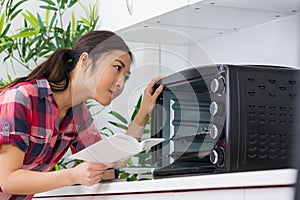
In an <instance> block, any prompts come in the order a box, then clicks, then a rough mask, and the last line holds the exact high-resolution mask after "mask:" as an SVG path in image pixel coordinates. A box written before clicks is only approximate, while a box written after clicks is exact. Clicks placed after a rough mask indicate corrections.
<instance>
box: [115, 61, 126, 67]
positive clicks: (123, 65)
mask: <svg viewBox="0 0 300 200" xmlns="http://www.w3.org/2000/svg"><path fill="white" fill-rule="evenodd" d="M116 61H118V62H119V63H121V65H122V67H123V68H124V67H125V64H124V63H123V61H122V60H118V59H116Z"/></svg>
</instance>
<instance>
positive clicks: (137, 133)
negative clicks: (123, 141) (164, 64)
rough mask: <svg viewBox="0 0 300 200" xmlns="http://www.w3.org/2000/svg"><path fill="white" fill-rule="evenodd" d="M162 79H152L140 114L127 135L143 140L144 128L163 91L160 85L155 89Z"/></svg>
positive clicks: (144, 96)
mask: <svg viewBox="0 0 300 200" xmlns="http://www.w3.org/2000/svg"><path fill="white" fill-rule="evenodd" d="M160 79H161V77H157V78H154V79H152V81H151V82H150V83H149V84H148V86H147V87H146V89H145V90H144V95H143V100H142V103H141V107H140V109H139V112H138V113H137V115H136V116H135V118H134V120H133V121H132V123H131V124H130V126H129V128H128V130H127V134H128V135H131V136H133V137H135V138H136V139H137V140H141V137H142V134H143V130H144V127H145V126H146V124H147V121H148V119H149V117H150V114H151V112H152V110H153V108H154V106H155V102H156V99H157V97H158V96H159V94H160V93H161V92H162V90H163V86H162V85H160V86H159V87H158V88H157V89H156V90H155V91H154V89H153V87H154V84H155V82H157V81H158V80H160Z"/></svg>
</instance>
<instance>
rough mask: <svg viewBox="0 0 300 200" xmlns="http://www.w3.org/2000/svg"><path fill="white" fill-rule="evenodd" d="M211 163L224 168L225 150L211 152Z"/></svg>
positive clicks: (219, 149)
mask: <svg viewBox="0 0 300 200" xmlns="http://www.w3.org/2000/svg"><path fill="white" fill-rule="evenodd" d="M209 159H210V162H211V163H212V164H214V165H217V166H219V167H220V166H222V165H223V164H224V161H225V152H224V149H223V148H222V149H221V148H218V149H213V150H211V152H210V154H209Z"/></svg>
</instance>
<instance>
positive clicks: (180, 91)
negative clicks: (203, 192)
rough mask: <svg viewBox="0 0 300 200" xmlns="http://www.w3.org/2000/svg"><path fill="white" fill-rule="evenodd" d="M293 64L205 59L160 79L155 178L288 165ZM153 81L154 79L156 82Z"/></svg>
mask: <svg viewBox="0 0 300 200" xmlns="http://www.w3.org/2000/svg"><path fill="white" fill-rule="evenodd" d="M297 74H298V70H297V69H294V68H289V67H280V66H261V65H248V66H247V65H243V66H241V65H225V64H218V65H209V66H202V67H196V68H190V69H186V70H183V71H180V72H176V73H174V74H172V75H170V76H167V77H165V78H163V79H162V80H161V81H160V82H159V83H158V84H162V85H164V90H163V92H162V94H161V95H160V97H159V98H158V100H157V105H156V107H155V108H154V111H153V113H152V123H151V137H154V138H155V137H158V138H161V137H162V138H165V142H163V143H162V144H160V145H157V146H156V147H154V148H153V149H152V161H153V164H154V165H155V166H157V167H156V169H155V170H154V172H153V175H154V178H163V177H176V176H187V175H196V174H197V175H199V174H210V173H225V172H240V171H251V170H265V169H278V168H287V167H289V166H290V160H291V156H292V155H291V154H292V153H291V146H292V142H293V137H294V135H295V134H294V133H293V132H294V131H293V130H294V124H295V113H296V109H295V101H296V86H297V80H296V79H297V76H296V75H297ZM158 84H157V85H158Z"/></svg>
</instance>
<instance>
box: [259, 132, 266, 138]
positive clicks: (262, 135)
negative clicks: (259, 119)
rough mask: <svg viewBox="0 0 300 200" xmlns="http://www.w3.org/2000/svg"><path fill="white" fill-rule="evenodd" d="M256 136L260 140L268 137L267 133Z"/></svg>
mask: <svg viewBox="0 0 300 200" xmlns="http://www.w3.org/2000/svg"><path fill="white" fill-rule="evenodd" d="M258 136H259V137H260V138H265V137H267V136H268V134H267V133H259V134H258Z"/></svg>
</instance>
